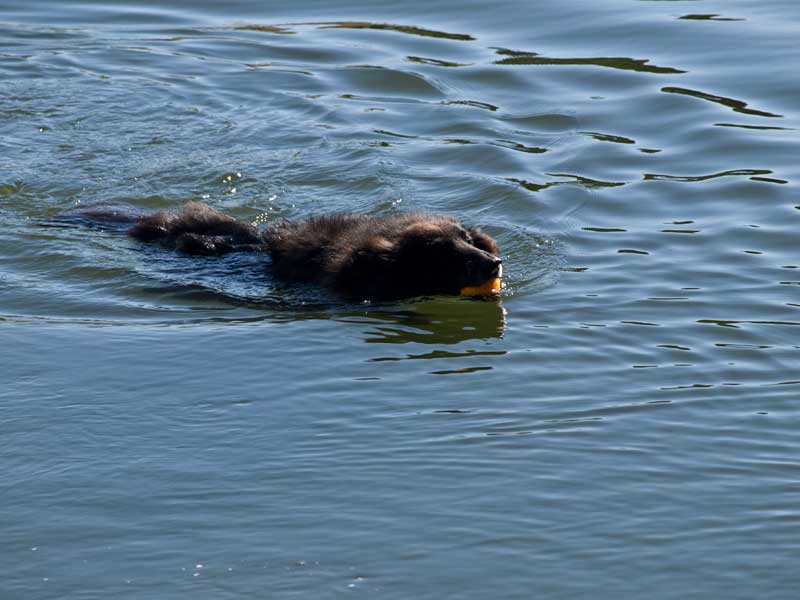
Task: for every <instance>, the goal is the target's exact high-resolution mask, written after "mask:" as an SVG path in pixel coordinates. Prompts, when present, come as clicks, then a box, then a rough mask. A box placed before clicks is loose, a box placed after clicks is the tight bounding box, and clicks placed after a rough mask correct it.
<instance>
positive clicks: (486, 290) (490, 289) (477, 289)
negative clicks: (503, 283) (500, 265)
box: [461, 277, 500, 296]
mask: <svg viewBox="0 0 800 600" xmlns="http://www.w3.org/2000/svg"><path fill="white" fill-rule="evenodd" d="M499 293H500V278H499V277H493V278H492V279H490V280H489V281H487V282H485V283H482V284H481V285H468V286H467V287H463V288H461V295H462V296H495V295H497V294H499Z"/></svg>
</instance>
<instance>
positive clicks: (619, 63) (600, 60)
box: [494, 48, 686, 75]
mask: <svg viewBox="0 0 800 600" xmlns="http://www.w3.org/2000/svg"><path fill="white" fill-rule="evenodd" d="M494 50H495V51H496V52H497V54H500V55H501V56H505V57H506V58H501V59H500V60H496V61H495V62H494V64H496V65H590V66H594V67H606V68H609V69H622V70H624V71H638V72H640V73H657V74H659V75H666V74H679V73H686V71H683V70H681V69H675V68H672V67H659V66H657V65H650V64H648V63H649V62H650V59H644V58H642V59H639V58H627V57H620V56H616V57H608V56H599V57H586V58H554V57H550V56H542V55H541V54H538V53H537V52H525V51H519V50H509V49H507V48H495V49H494Z"/></svg>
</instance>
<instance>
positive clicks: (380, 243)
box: [354, 235, 395, 262]
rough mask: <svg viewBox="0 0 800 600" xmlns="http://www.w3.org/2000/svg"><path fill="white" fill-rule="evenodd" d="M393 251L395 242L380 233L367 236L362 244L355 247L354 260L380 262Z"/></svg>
mask: <svg viewBox="0 0 800 600" xmlns="http://www.w3.org/2000/svg"><path fill="white" fill-rule="evenodd" d="M394 251H395V244H393V243H392V242H391V240H388V239H386V238H385V237H383V236H382V235H376V236H373V237H371V238H369V239H368V240H367V241H366V242H365V243H364V244H363V245H362V246H360V247H359V248H357V249H356V251H355V253H354V259H355V260H356V261H368V262H373V261H375V262H382V261H387V260H389V259H390V258H391V256H392V254H394Z"/></svg>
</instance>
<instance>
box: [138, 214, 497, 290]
mask: <svg viewBox="0 0 800 600" xmlns="http://www.w3.org/2000/svg"><path fill="white" fill-rule="evenodd" d="M135 220H136V223H135V225H134V226H133V227H132V228H131V229H130V230H129V232H128V233H129V234H130V235H131V236H133V237H134V238H136V239H139V240H142V241H145V242H153V241H159V242H162V243H165V244H167V245H171V246H174V247H176V248H178V249H179V250H182V251H184V252H187V253H189V254H206V255H209V254H212V255H213V254H225V253H228V252H239V251H263V252H269V253H270V254H271V256H272V268H273V271H274V273H275V275H276V276H277V277H281V278H284V279H287V280H293V281H313V282H319V283H321V284H323V285H326V286H328V287H330V288H332V289H334V290H336V291H338V292H339V293H341V294H344V295H346V296H349V297H358V298H371V299H391V298H403V297H411V296H419V295H424V294H458V293H459V291H460V290H461V288H462V287H464V286H468V285H480V284H482V283H484V282H485V281H487V280H488V279H490V278H492V277H495V276H497V274H498V273H499V269H500V263H501V261H500V258H499V257H498V255H499V250H498V247H497V244H496V242H495V241H494V240H493V239H492V238H491V237H490V236H488V235H486V234H485V233H483V232H481V231H480V230H478V229H474V228H471V229H468V228H465V227H464V226H463V225H461V223H460V222H459V221H458V219H456V218H454V217H450V216H445V215H431V214H424V213H402V214H397V215H391V216H386V217H372V216H367V215H353V214H334V215H325V216H318V217H312V218H310V219H306V220H303V221H296V222H295V221H281V222H278V223H275V224H273V225H271V226H270V227H268V228H267V229H266V230H264V231H259V230H258V229H257V228H256V227H254V226H252V225H249V224H246V223H242V222H240V221H237V220H236V219H234V218H233V217H230V216H228V215H224V214H222V213H220V212H218V211H216V210H214V209H212V208H210V207H209V206H207V205H205V204H202V203H196V202H193V203H190V204H187V205H186V206H184V207H183V208H181V209H180V210H177V211H161V212H158V213H155V214H152V215H145V216H141V217H137V218H136V219H135Z"/></svg>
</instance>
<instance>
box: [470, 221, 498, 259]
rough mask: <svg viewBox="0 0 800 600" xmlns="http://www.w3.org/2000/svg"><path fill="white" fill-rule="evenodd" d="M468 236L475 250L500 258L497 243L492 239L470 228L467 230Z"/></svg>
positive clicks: (475, 228) (474, 228)
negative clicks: (478, 249)
mask: <svg viewBox="0 0 800 600" xmlns="http://www.w3.org/2000/svg"><path fill="white" fill-rule="evenodd" d="M467 231H468V232H469V235H470V236H471V237H472V245H473V246H475V247H476V248H480V249H481V250H485V251H486V252H488V253H489V254H494V255H495V256H500V248H498V246H497V242H495V241H494V239H493V238H492V237H491V236H489V235H487V234H485V233H484V232H483V231H481V230H480V229H478V228H477V227H470V228H469V229H467Z"/></svg>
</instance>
